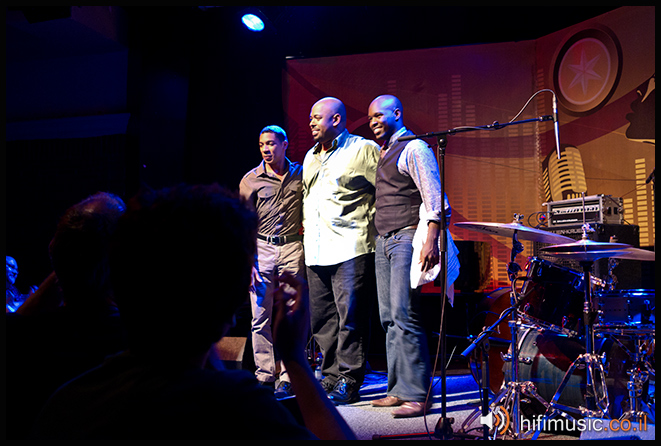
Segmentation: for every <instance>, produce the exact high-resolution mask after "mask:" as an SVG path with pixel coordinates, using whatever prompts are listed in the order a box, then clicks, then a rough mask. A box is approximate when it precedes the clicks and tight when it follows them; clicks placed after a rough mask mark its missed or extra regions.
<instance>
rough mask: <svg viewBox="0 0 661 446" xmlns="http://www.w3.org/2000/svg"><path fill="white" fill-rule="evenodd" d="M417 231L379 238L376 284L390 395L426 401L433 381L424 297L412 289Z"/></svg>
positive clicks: (400, 232)
mask: <svg viewBox="0 0 661 446" xmlns="http://www.w3.org/2000/svg"><path fill="white" fill-rule="evenodd" d="M414 234H415V229H401V230H399V231H396V232H395V233H394V234H388V235H386V236H379V237H377V239H376V254H375V265H376V284H377V292H378V300H379V316H380V318H381V325H382V326H383V329H384V330H385V331H386V357H387V361H388V389H387V395H388V396H395V397H398V398H400V399H402V400H405V401H418V402H423V401H425V399H426V396H427V391H428V387H429V380H430V378H431V365H430V359H429V350H428V347H427V335H426V333H425V329H424V327H423V323H422V315H421V314H420V299H421V295H420V293H419V291H418V290H412V289H411V279H410V270H411V257H412V255H413V244H412V242H413V235H414Z"/></svg>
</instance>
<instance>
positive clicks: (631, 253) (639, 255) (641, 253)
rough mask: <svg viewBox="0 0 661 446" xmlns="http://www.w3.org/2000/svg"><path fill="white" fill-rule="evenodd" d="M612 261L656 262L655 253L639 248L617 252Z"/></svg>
mask: <svg viewBox="0 0 661 446" xmlns="http://www.w3.org/2000/svg"><path fill="white" fill-rule="evenodd" d="M611 258H613V259H624V260H642V261H644V262H654V261H656V252H654V251H647V250H645V249H640V248H626V249H624V250H621V251H618V252H617V253H616V254H615V255H614V256H612V257H611Z"/></svg>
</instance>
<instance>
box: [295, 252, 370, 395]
mask: <svg viewBox="0 0 661 446" xmlns="http://www.w3.org/2000/svg"><path fill="white" fill-rule="evenodd" d="M307 273H308V285H309V287H310V321H311V326H312V335H313V336H314V339H315V341H316V342H317V344H319V348H320V349H321V353H322V354H323V361H322V363H321V370H322V374H323V375H324V378H326V377H328V379H330V380H331V382H336V381H337V380H339V379H340V378H342V377H344V378H346V379H347V381H348V382H351V383H355V384H357V385H358V386H360V385H361V384H362V383H363V380H364V378H365V369H366V365H367V349H368V346H369V334H370V315H371V310H372V302H374V301H375V300H376V297H375V296H376V294H375V293H376V279H375V272H374V254H366V255H362V256H358V257H356V258H354V259H351V260H348V261H346V262H343V263H340V264H338V265H331V266H310V267H308V268H307Z"/></svg>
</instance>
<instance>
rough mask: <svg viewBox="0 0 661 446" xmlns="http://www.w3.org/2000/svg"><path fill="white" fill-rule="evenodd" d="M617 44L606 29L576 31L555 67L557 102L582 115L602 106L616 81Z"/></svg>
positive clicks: (566, 44)
mask: <svg viewBox="0 0 661 446" xmlns="http://www.w3.org/2000/svg"><path fill="white" fill-rule="evenodd" d="M620 59H621V58H620V51H619V45H618V44H617V42H615V41H614V39H613V37H612V36H611V34H610V33H609V32H606V31H603V30H597V29H589V30H584V31H582V32H579V33H578V34H575V35H574V36H573V37H572V38H570V39H569V40H568V41H567V42H566V43H565V44H564V46H563V47H562V49H561V51H560V52H559V54H558V57H557V59H556V63H555V69H554V83H555V84H556V91H558V93H559V95H558V99H559V101H560V104H561V105H562V106H563V107H564V108H565V109H566V110H567V111H569V112H575V113H578V114H582V113H585V112H589V111H595V110H596V109H598V108H600V107H601V106H603V105H604V104H605V103H606V102H607V101H608V99H609V98H610V96H611V95H612V92H613V90H614V88H615V86H616V84H617V81H618V78H619V75H620V68H621V61H620Z"/></svg>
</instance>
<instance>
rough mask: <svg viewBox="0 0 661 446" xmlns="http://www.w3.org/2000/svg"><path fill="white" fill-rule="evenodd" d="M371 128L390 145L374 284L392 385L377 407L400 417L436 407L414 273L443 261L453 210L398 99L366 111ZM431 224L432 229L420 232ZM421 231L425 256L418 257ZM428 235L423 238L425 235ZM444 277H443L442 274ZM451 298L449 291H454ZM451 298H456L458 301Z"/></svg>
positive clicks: (384, 163)
mask: <svg viewBox="0 0 661 446" xmlns="http://www.w3.org/2000/svg"><path fill="white" fill-rule="evenodd" d="M368 118H369V125H370V129H371V130H372V132H373V133H374V136H375V137H376V138H377V139H378V140H381V141H383V142H384V145H383V147H382V149H381V156H380V160H379V164H378V168H377V175H376V218H375V226H376V229H377V231H378V237H377V239H376V255H375V262H376V282H377V290H378V301H379V316H380V319H381V325H382V326H383V328H384V330H385V331H386V357H387V362H388V388H387V392H386V397H385V398H381V399H378V400H374V401H372V405H373V406H377V407H393V408H394V409H393V411H392V415H393V416H394V417H395V418H408V417H416V416H420V415H423V414H424V413H425V412H426V411H427V410H428V409H429V408H430V407H431V398H428V397H427V392H428V387H429V381H430V378H431V366H430V358H429V350H428V346H427V339H426V333H425V327H424V326H423V324H422V319H423V317H422V314H421V305H420V304H421V301H420V298H421V295H420V292H419V288H418V283H415V284H411V268H412V264H413V267H414V268H418V271H428V270H430V269H432V268H434V267H435V266H436V265H438V264H439V260H440V258H439V257H440V256H439V253H440V248H439V238H440V235H441V232H440V229H441V224H440V223H441V218H442V216H443V212H445V215H446V216H447V218H448V219H449V215H450V211H451V210H450V205H449V203H448V202H447V197H445V199H444V197H442V194H441V182H440V176H439V170H438V164H437V162H436V158H435V156H434V152H433V150H432V149H431V147H429V145H427V143H425V142H424V141H422V140H419V139H414V140H412V141H400V140H399V138H401V137H403V136H412V135H413V133H412V132H411V131H410V130H408V129H407V128H406V126H405V125H404V112H403V107H402V104H401V102H400V101H399V99H397V98H396V97H395V96H391V95H384V96H379V97H377V98H376V99H374V101H372V103H371V104H370V107H369V111H368ZM422 225H426V227H422ZM418 226H421V228H420V230H421V231H422V232H421V233H420V234H421V239H422V240H424V241H423V242H421V245H422V246H421V249H420V254H419V256H418V257H417V258H414V257H413V253H414V239H416V238H415V235H416V231H418ZM425 233H426V236H424V237H423V236H422V234H425ZM447 235H448V253H449V255H448V265H450V266H449V267H448V271H449V270H450V269H452V272H451V273H449V274H448V276H449V277H448V282H449V283H453V282H454V280H455V279H456V276H457V275H458V268H459V264H458V261H457V258H456V254H457V250H456V246H454V243H453V242H452V238H451V237H450V234H449V232H448V233H447ZM443 273H445V272H443ZM450 294H451V290H450ZM452 297H453V296H452Z"/></svg>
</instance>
